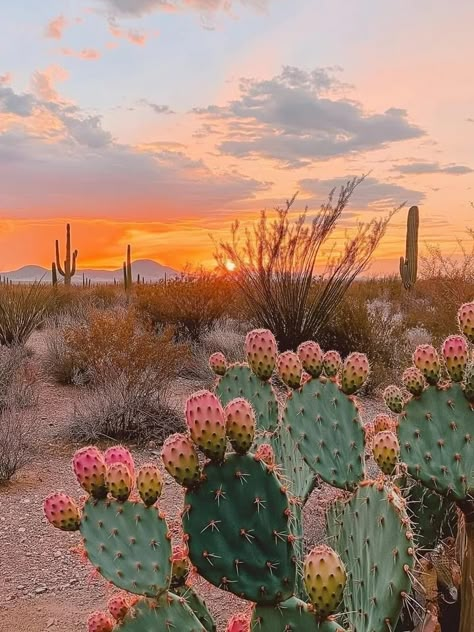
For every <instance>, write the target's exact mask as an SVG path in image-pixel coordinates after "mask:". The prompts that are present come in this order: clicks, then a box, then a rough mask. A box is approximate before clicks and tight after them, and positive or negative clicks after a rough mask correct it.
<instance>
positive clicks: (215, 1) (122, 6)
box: [100, 0, 269, 17]
mask: <svg viewBox="0 0 474 632" xmlns="http://www.w3.org/2000/svg"><path fill="white" fill-rule="evenodd" d="M100 1H101V3H102V5H105V6H106V8H107V9H108V10H109V12H110V13H111V14H112V15H115V16H122V17H143V16H144V15H147V14H150V13H153V12H155V11H166V12H176V11H186V10H192V11H197V12H199V13H216V12H217V11H224V12H226V13H229V12H231V11H232V9H233V8H234V7H235V5H238V4H240V5H242V6H244V7H250V8H252V9H255V10H257V11H264V10H265V9H266V8H267V6H268V2H269V0H100Z"/></svg>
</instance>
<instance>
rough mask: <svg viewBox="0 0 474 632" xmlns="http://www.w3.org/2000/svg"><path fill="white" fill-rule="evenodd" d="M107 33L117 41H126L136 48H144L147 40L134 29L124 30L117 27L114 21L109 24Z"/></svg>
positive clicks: (146, 36)
mask: <svg viewBox="0 0 474 632" xmlns="http://www.w3.org/2000/svg"><path fill="white" fill-rule="evenodd" d="M109 31H110V33H111V35H113V36H114V37H116V38H117V39H126V40H128V41H129V42H130V43H131V44H135V45H137V46H144V45H145V44H146V41H147V38H148V35H147V34H146V33H144V32H142V31H137V30H135V29H128V30H124V29H122V28H120V27H119V26H117V24H115V22H114V21H110V22H109Z"/></svg>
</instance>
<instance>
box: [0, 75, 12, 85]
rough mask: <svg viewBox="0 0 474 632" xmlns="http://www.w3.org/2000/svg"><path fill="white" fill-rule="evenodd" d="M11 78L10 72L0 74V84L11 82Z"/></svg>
mask: <svg viewBox="0 0 474 632" xmlns="http://www.w3.org/2000/svg"><path fill="white" fill-rule="evenodd" d="M11 80H12V74H11V72H6V73H5V74H3V75H0V86H7V85H8V84H9V83H11Z"/></svg>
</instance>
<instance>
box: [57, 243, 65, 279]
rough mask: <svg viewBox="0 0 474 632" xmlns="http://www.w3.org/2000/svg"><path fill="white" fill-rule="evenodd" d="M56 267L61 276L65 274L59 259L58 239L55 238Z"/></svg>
mask: <svg viewBox="0 0 474 632" xmlns="http://www.w3.org/2000/svg"><path fill="white" fill-rule="evenodd" d="M56 268H57V270H58V272H59V274H60V275H61V276H65V274H64V270H63V268H62V267H61V259H60V254H59V239H56Z"/></svg>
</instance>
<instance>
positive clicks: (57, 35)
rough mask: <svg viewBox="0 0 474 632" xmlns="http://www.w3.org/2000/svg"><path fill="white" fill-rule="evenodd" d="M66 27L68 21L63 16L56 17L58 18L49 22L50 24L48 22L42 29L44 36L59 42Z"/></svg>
mask: <svg viewBox="0 0 474 632" xmlns="http://www.w3.org/2000/svg"><path fill="white" fill-rule="evenodd" d="M66 26H68V21H67V20H66V18H65V17H64V15H58V17H56V18H54V19H53V20H51V22H48V24H47V25H46V27H45V29H44V35H45V37H49V38H51V39H56V40H60V39H61V38H62V36H63V33H64V29H65V28H66Z"/></svg>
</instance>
